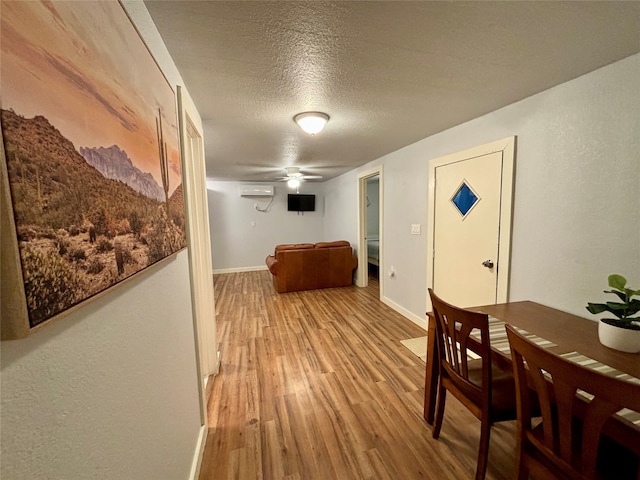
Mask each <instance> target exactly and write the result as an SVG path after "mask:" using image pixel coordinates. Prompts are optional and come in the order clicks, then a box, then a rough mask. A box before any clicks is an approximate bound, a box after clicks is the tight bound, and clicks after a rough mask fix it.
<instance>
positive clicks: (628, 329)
mask: <svg viewBox="0 0 640 480" xmlns="http://www.w3.org/2000/svg"><path fill="white" fill-rule="evenodd" d="M626 285H627V279H626V278H624V277H623V276H622V275H616V274H614V275H609V286H610V287H611V290H605V291H604V293H613V294H614V295H616V296H617V297H618V298H619V299H620V300H621V302H606V303H589V304H588V305H587V310H589V312H591V313H593V314H598V313H602V312H609V313H612V314H613V315H615V316H616V318H602V319H600V322H599V323H598V336H599V338H600V343H602V344H603V345H604V346H605V347H609V348H614V349H616V350H620V351H623V352H629V353H637V352H640V316H635V317H634V316H633V315H635V314H636V313H638V312H640V300H638V299H634V298H633V297H634V296H640V290H632V289H630V288H626Z"/></svg>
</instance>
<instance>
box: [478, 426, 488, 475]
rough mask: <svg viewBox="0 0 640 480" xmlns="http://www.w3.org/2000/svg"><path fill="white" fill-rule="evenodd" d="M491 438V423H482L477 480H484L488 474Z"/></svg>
mask: <svg viewBox="0 0 640 480" xmlns="http://www.w3.org/2000/svg"><path fill="white" fill-rule="evenodd" d="M490 436H491V423H490V422H489V421H483V422H481V423H480V445H479V447H478V465H477V467H476V480H484V477H485V475H486V473H487V460H488V458H489V438H490Z"/></svg>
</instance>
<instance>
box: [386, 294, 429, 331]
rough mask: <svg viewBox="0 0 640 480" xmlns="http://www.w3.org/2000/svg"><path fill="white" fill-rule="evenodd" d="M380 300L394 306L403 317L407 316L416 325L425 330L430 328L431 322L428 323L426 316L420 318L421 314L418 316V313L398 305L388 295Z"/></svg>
mask: <svg viewBox="0 0 640 480" xmlns="http://www.w3.org/2000/svg"><path fill="white" fill-rule="evenodd" d="M380 301H381V302H382V303H384V304H385V305H386V306H388V307H390V308H393V309H394V310H395V311H396V312H398V313H399V314H400V315H402V316H403V317H406V318H407V319H409V320H411V321H412V322H413V323H415V324H416V325H418V326H419V327H420V328H422V329H424V330H425V331H426V330H427V329H428V326H429V324H428V323H427V319H426V317H425V318H420V317H419V316H417V315H416V314H414V313H412V312H410V311H409V310H407V309H406V308H404V307H401V306H400V305H398V304H397V303H396V302H394V301H393V300H389V299H388V298H387V297H382V298H381V299H380Z"/></svg>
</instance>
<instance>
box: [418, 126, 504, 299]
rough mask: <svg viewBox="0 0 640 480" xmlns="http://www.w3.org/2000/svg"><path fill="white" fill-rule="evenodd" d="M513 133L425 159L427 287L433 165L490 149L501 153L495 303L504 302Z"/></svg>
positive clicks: (430, 272) (430, 274) (431, 241)
mask: <svg viewBox="0 0 640 480" xmlns="http://www.w3.org/2000/svg"><path fill="white" fill-rule="evenodd" d="M515 147H516V137H515V136H513V137H507V138H503V139H501V140H496V141H494V142H490V143H486V144H484V145H480V146H477V147H473V148H469V149H467V150H463V151H461V152H456V153H452V154H450V155H446V156H444V157H440V158H434V159H432V160H431V161H429V198H428V213H427V232H429V235H427V288H432V287H433V264H434V254H435V252H434V249H433V244H434V234H435V232H434V225H435V195H436V168H437V167H442V166H443V165H448V164H450V163H456V162H461V161H463V160H468V159H470V158H475V157H481V156H484V155H489V154H492V153H498V152H501V153H502V189H501V193H500V232H499V234H498V259H497V264H498V266H499V267H498V279H497V294H496V298H497V301H498V303H504V302H506V301H507V300H508V298H509V273H510V270H511V269H510V261H511V213H512V210H513V182H514V172H515V169H514V165H515ZM426 298H427V311H428V312H429V311H431V300H430V299H429V295H427V296H426Z"/></svg>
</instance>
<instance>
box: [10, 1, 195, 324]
mask: <svg viewBox="0 0 640 480" xmlns="http://www.w3.org/2000/svg"><path fill="white" fill-rule="evenodd" d="M1 22H2V24H1V30H0V35H1V38H0V49H1V51H0V54H1V56H2V61H1V62H0V80H1V83H2V92H1V98H0V102H1V103H0V107H1V122H2V137H3V144H4V145H3V146H4V157H5V159H6V169H7V175H8V180H9V187H10V194H11V201H12V205H13V216H14V221H15V226H16V232H17V239H16V242H17V245H18V252H19V256H20V263H21V270H22V275H23V283H24V292H25V297H26V303H27V311H28V315H29V325H30V327H35V326H37V325H39V324H41V323H42V322H45V321H46V320H48V319H50V318H52V317H54V316H57V315H59V314H60V313H62V312H64V311H66V310H68V309H69V308H71V307H74V306H76V305H78V304H79V303H81V302H83V301H85V300H87V299H89V298H91V297H93V296H95V295H96V294H98V293H101V292H104V291H105V290H106V289H108V288H110V287H112V286H114V285H116V284H118V283H120V282H122V281H123V280H124V279H126V278H128V277H130V276H132V275H134V274H135V273H137V272H140V271H141V270H143V269H145V268H147V267H149V266H151V265H153V264H155V263H156V262H158V261H160V260H162V259H163V258H166V257H167V256H169V255H172V254H174V253H175V252H177V251H179V250H181V249H182V248H184V247H186V233H185V232H186V227H185V212H184V198H183V191H182V174H181V165H180V153H179V144H178V129H177V124H176V122H177V116H176V109H175V98H174V94H173V90H172V89H171V87H170V85H169V84H168V82H167V80H166V79H165V77H164V76H163V74H162V72H161V71H160V69H159V68H158V66H157V64H156V63H155V61H154V59H153V57H152V56H151V54H150V53H149V51H148V49H147V48H146V46H145V44H144V43H143V41H142V39H141V38H140V36H139V35H138V32H137V31H136V29H135V28H134V26H133V24H132V23H131V21H130V20H129V18H128V16H127V15H126V12H125V11H124V9H123V8H122V6H121V5H120V4H119V3H118V2H117V1H115V0H114V1H98V2H50V1H41V2H35V1H34V2H3V5H2V18H1ZM3 254H5V252H3ZM2 281H3V282H4V281H5V279H4V278H3V280H2Z"/></svg>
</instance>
